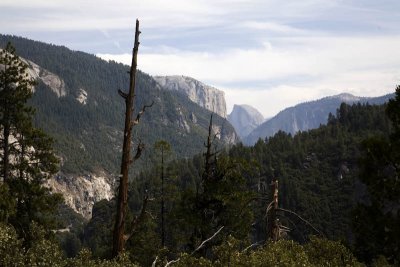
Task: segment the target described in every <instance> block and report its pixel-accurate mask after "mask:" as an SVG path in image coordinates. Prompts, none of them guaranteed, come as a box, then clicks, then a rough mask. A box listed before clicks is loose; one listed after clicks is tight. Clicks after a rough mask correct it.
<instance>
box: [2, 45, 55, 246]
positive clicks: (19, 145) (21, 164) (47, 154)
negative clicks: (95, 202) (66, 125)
mask: <svg viewBox="0 0 400 267" xmlns="http://www.w3.org/2000/svg"><path fill="white" fill-rule="evenodd" d="M34 85H35V81H34V80H33V79H31V78H30V77H29V75H28V72H27V65H26V64H25V63H24V62H23V61H22V60H21V59H20V58H19V57H18V56H17V55H16V53H15V49H14V48H13V47H12V45H11V44H10V43H8V44H7V46H6V48H5V49H4V50H1V51H0V103H1V105H0V183H1V184H0V186H1V187H2V188H3V190H4V192H7V193H8V198H7V199H5V198H1V199H0V201H2V200H4V201H7V203H0V206H3V207H8V209H9V210H8V211H5V212H3V213H4V216H2V217H3V218H0V219H3V220H4V221H6V222H8V223H11V224H12V225H13V226H14V227H15V228H16V230H17V231H18V233H19V234H20V236H21V237H23V238H24V239H25V241H26V242H27V243H29V242H30V241H29V239H30V234H29V233H30V225H31V222H33V221H35V222H37V223H39V224H40V225H48V224H49V223H50V220H49V219H50V217H51V216H49V215H50V214H51V212H52V211H53V210H54V208H55V207H57V203H59V201H60V200H61V198H60V196H58V195H51V194H50V191H49V189H47V188H45V187H43V183H44V182H45V181H46V180H47V179H49V178H50V177H51V175H53V174H54V173H55V172H56V171H57V162H58V160H57V158H56V157H55V155H54V153H53V149H52V139H51V138H49V137H48V136H46V134H45V133H44V132H43V131H42V130H40V129H37V128H35V127H34V126H33V124H32V117H33V115H34V110H33V109H32V108H31V107H29V106H28V105H27V101H28V100H29V98H31V96H32V90H33V88H34V87H33V86H34Z"/></svg>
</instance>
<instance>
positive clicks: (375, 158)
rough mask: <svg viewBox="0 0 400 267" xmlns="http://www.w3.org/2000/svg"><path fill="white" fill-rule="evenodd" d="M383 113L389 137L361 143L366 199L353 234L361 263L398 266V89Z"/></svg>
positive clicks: (399, 194)
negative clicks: (389, 128) (382, 260)
mask: <svg viewBox="0 0 400 267" xmlns="http://www.w3.org/2000/svg"><path fill="white" fill-rule="evenodd" d="M386 112H387V115H388V117H389V118H390V120H391V121H392V126H393V131H392V133H391V135H390V137H389V138H385V137H382V136H375V137H372V138H369V139H367V140H365V141H364V143H363V148H364V156H363V158H362V161H361V173H360V179H361V181H362V182H363V183H364V184H365V185H366V186H367V190H368V199H367V201H365V202H364V203H360V204H359V205H358V207H357V208H356V210H355V212H354V215H355V218H354V228H355V229H354V230H355V236H356V250H357V252H358V254H359V256H360V257H361V258H362V259H364V260H366V261H371V260H372V259H373V258H377V256H378V255H384V256H385V257H386V259H387V260H388V261H389V262H391V263H394V264H400V239H399V237H400V183H399V177H400V168H399V167H400V154H399V151H400V141H399V136H400V86H398V87H397V89H396V98H395V99H394V100H393V99H392V100H390V101H389V104H388V106H387V109H386Z"/></svg>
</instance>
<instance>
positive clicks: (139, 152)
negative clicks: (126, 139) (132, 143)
mask: <svg viewBox="0 0 400 267" xmlns="http://www.w3.org/2000/svg"><path fill="white" fill-rule="evenodd" d="M144 148H145V145H144V143H142V141H141V140H140V139H139V144H138V145H137V147H136V154H135V156H134V157H133V158H132V159H131V160H130V161H129V163H131V164H132V163H133V162H135V161H136V160H138V159H139V158H140V156H141V155H142V152H143V150H144Z"/></svg>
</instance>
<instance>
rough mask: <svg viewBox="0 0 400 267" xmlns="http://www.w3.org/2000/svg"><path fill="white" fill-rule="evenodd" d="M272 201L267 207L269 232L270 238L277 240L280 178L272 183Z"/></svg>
mask: <svg viewBox="0 0 400 267" xmlns="http://www.w3.org/2000/svg"><path fill="white" fill-rule="evenodd" d="M271 195H272V202H271V203H270V204H269V205H268V207H267V220H268V221H267V233H268V239H269V240H272V241H277V240H278V239H279V224H278V218H277V216H276V212H277V210H278V180H275V181H272V183H271Z"/></svg>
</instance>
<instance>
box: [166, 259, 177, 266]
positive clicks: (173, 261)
mask: <svg viewBox="0 0 400 267" xmlns="http://www.w3.org/2000/svg"><path fill="white" fill-rule="evenodd" d="M180 260H181V258H179V259H176V260H172V261H169V262H167V264H165V265H164V267H168V266H170V265H171V264H173V263H177V262H178V261H180Z"/></svg>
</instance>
